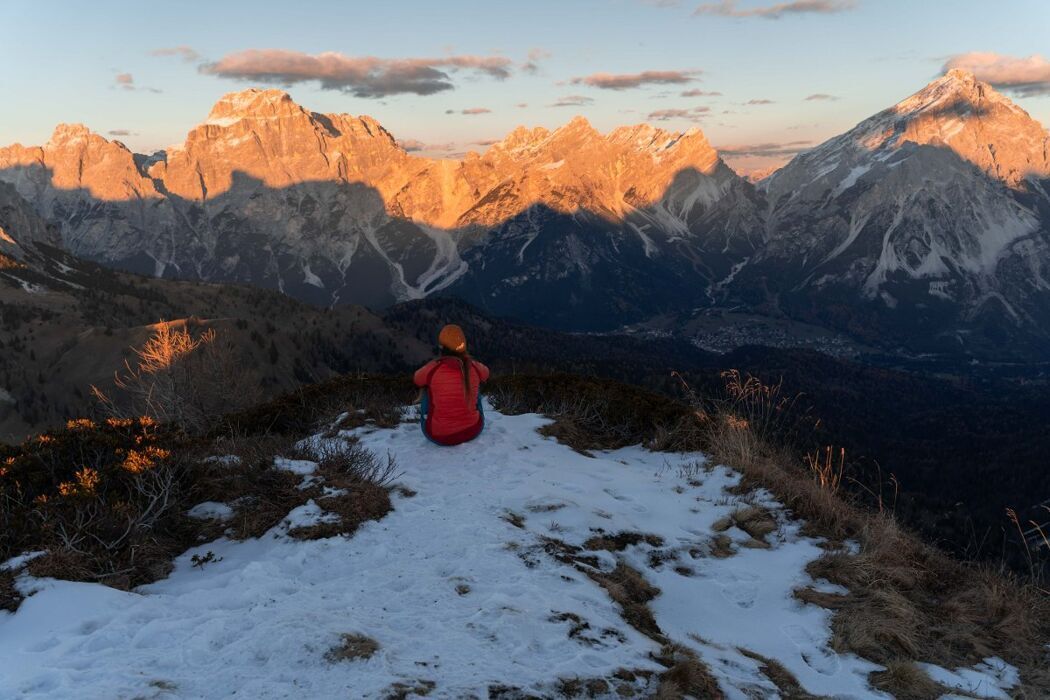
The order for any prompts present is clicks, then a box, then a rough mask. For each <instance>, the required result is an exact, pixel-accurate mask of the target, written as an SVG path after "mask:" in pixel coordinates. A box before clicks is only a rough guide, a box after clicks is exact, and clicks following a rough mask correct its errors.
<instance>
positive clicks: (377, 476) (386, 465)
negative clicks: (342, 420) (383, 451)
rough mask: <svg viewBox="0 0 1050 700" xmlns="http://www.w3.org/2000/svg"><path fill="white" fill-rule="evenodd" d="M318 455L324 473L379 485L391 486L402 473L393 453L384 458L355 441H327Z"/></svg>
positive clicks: (352, 480) (382, 486)
mask: <svg viewBox="0 0 1050 700" xmlns="http://www.w3.org/2000/svg"><path fill="white" fill-rule="evenodd" d="M316 456H317V461H318V465H319V466H320V470H321V472H322V473H324V474H328V475H330V476H337V477H339V478H341V479H343V480H349V481H351V482H356V483H368V484H372V485H374V486H378V487H379V488H387V487H389V486H391V485H392V484H393V482H395V481H397V480H398V479H399V478H401V475H402V473H403V472H401V471H399V470H398V465H397V460H395V459H394V456H393V455H392V454H390V453H389V452H388V453H387V455H386V458H385V459H384V458H381V457H379V456H378V455H376V453H375V452H372V451H371V450H369V449H366V448H364V447H363V446H362V445H361V444H360V443H358V442H356V441H338V442H326V443H324V445H322V447H321V448H320V450H319V451H318V453H317V455H316Z"/></svg>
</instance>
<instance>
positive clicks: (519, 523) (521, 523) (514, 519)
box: [500, 510, 525, 530]
mask: <svg viewBox="0 0 1050 700" xmlns="http://www.w3.org/2000/svg"><path fill="white" fill-rule="evenodd" d="M500 519H501V520H503V521H504V522H506V523H509V524H510V525H513V526H514V527H516V528H518V529H519V530H524V529H525V516H523V515H521V514H520V513H515V512H514V511H510V510H508V511H507V512H506V513H504V514H503V515H501V516H500Z"/></svg>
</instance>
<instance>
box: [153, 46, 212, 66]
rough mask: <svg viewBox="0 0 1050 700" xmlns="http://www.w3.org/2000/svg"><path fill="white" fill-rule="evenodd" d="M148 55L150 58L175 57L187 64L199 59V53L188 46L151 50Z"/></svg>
mask: <svg viewBox="0 0 1050 700" xmlns="http://www.w3.org/2000/svg"><path fill="white" fill-rule="evenodd" d="M149 53H150V56H177V57H179V58H181V59H182V60H183V61H186V62H187V63H193V62H194V61H196V60H197V59H199V58H200V57H201V55H200V54H199V53H197V52H196V51H194V50H193V49H192V48H190V47H189V46H168V47H165V48H160V49H153V50H152V51H150V52H149Z"/></svg>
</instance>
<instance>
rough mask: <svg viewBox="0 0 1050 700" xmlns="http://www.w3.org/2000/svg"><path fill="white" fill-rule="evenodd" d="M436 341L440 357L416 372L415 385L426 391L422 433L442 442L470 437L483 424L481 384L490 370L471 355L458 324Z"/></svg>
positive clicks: (472, 436) (454, 441)
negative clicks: (440, 353) (440, 352)
mask: <svg viewBox="0 0 1050 700" xmlns="http://www.w3.org/2000/svg"><path fill="white" fill-rule="evenodd" d="M439 343H440V347H441V351H442V357H439V358H438V359H436V360H431V361H430V362H428V363H427V364H426V365H424V366H423V367H421V368H420V369H419V370H418V371H416V374H415V378H414V379H415V384H416V386H418V387H421V388H423V389H424V391H425V396H424V405H423V413H424V416H423V426H422V427H423V432H424V434H425V435H426V436H427V437H428V438H430V439H431V440H433V441H434V442H436V443H438V444H441V445H458V444H460V443H463V442H467V441H468V440H473V439H474V438H475V437H477V436H478V435H479V434H480V433H481V430H482V428H483V427H484V415H483V413H482V412H481V410H480V409H481V402H480V390H481V383H482V382H484V381H486V380H487V379H488V378H489V369H488V367H486V366H485V365H483V364H482V363H480V362H478V361H477V360H474V359H473V358H471V357H470V356H469V355H468V354H467V351H466V348H467V344H466V338H465V337H464V336H463V331H462V329H460V328H459V326H446V327H445V328H444V329H442V331H441V335H440V336H439Z"/></svg>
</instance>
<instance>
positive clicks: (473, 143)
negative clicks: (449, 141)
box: [470, 139, 499, 147]
mask: <svg viewBox="0 0 1050 700" xmlns="http://www.w3.org/2000/svg"><path fill="white" fill-rule="evenodd" d="M494 143H499V139H481V140H480V141H471V142H470V145H471V146H482V147H487V146H491V145H492V144H494Z"/></svg>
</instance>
